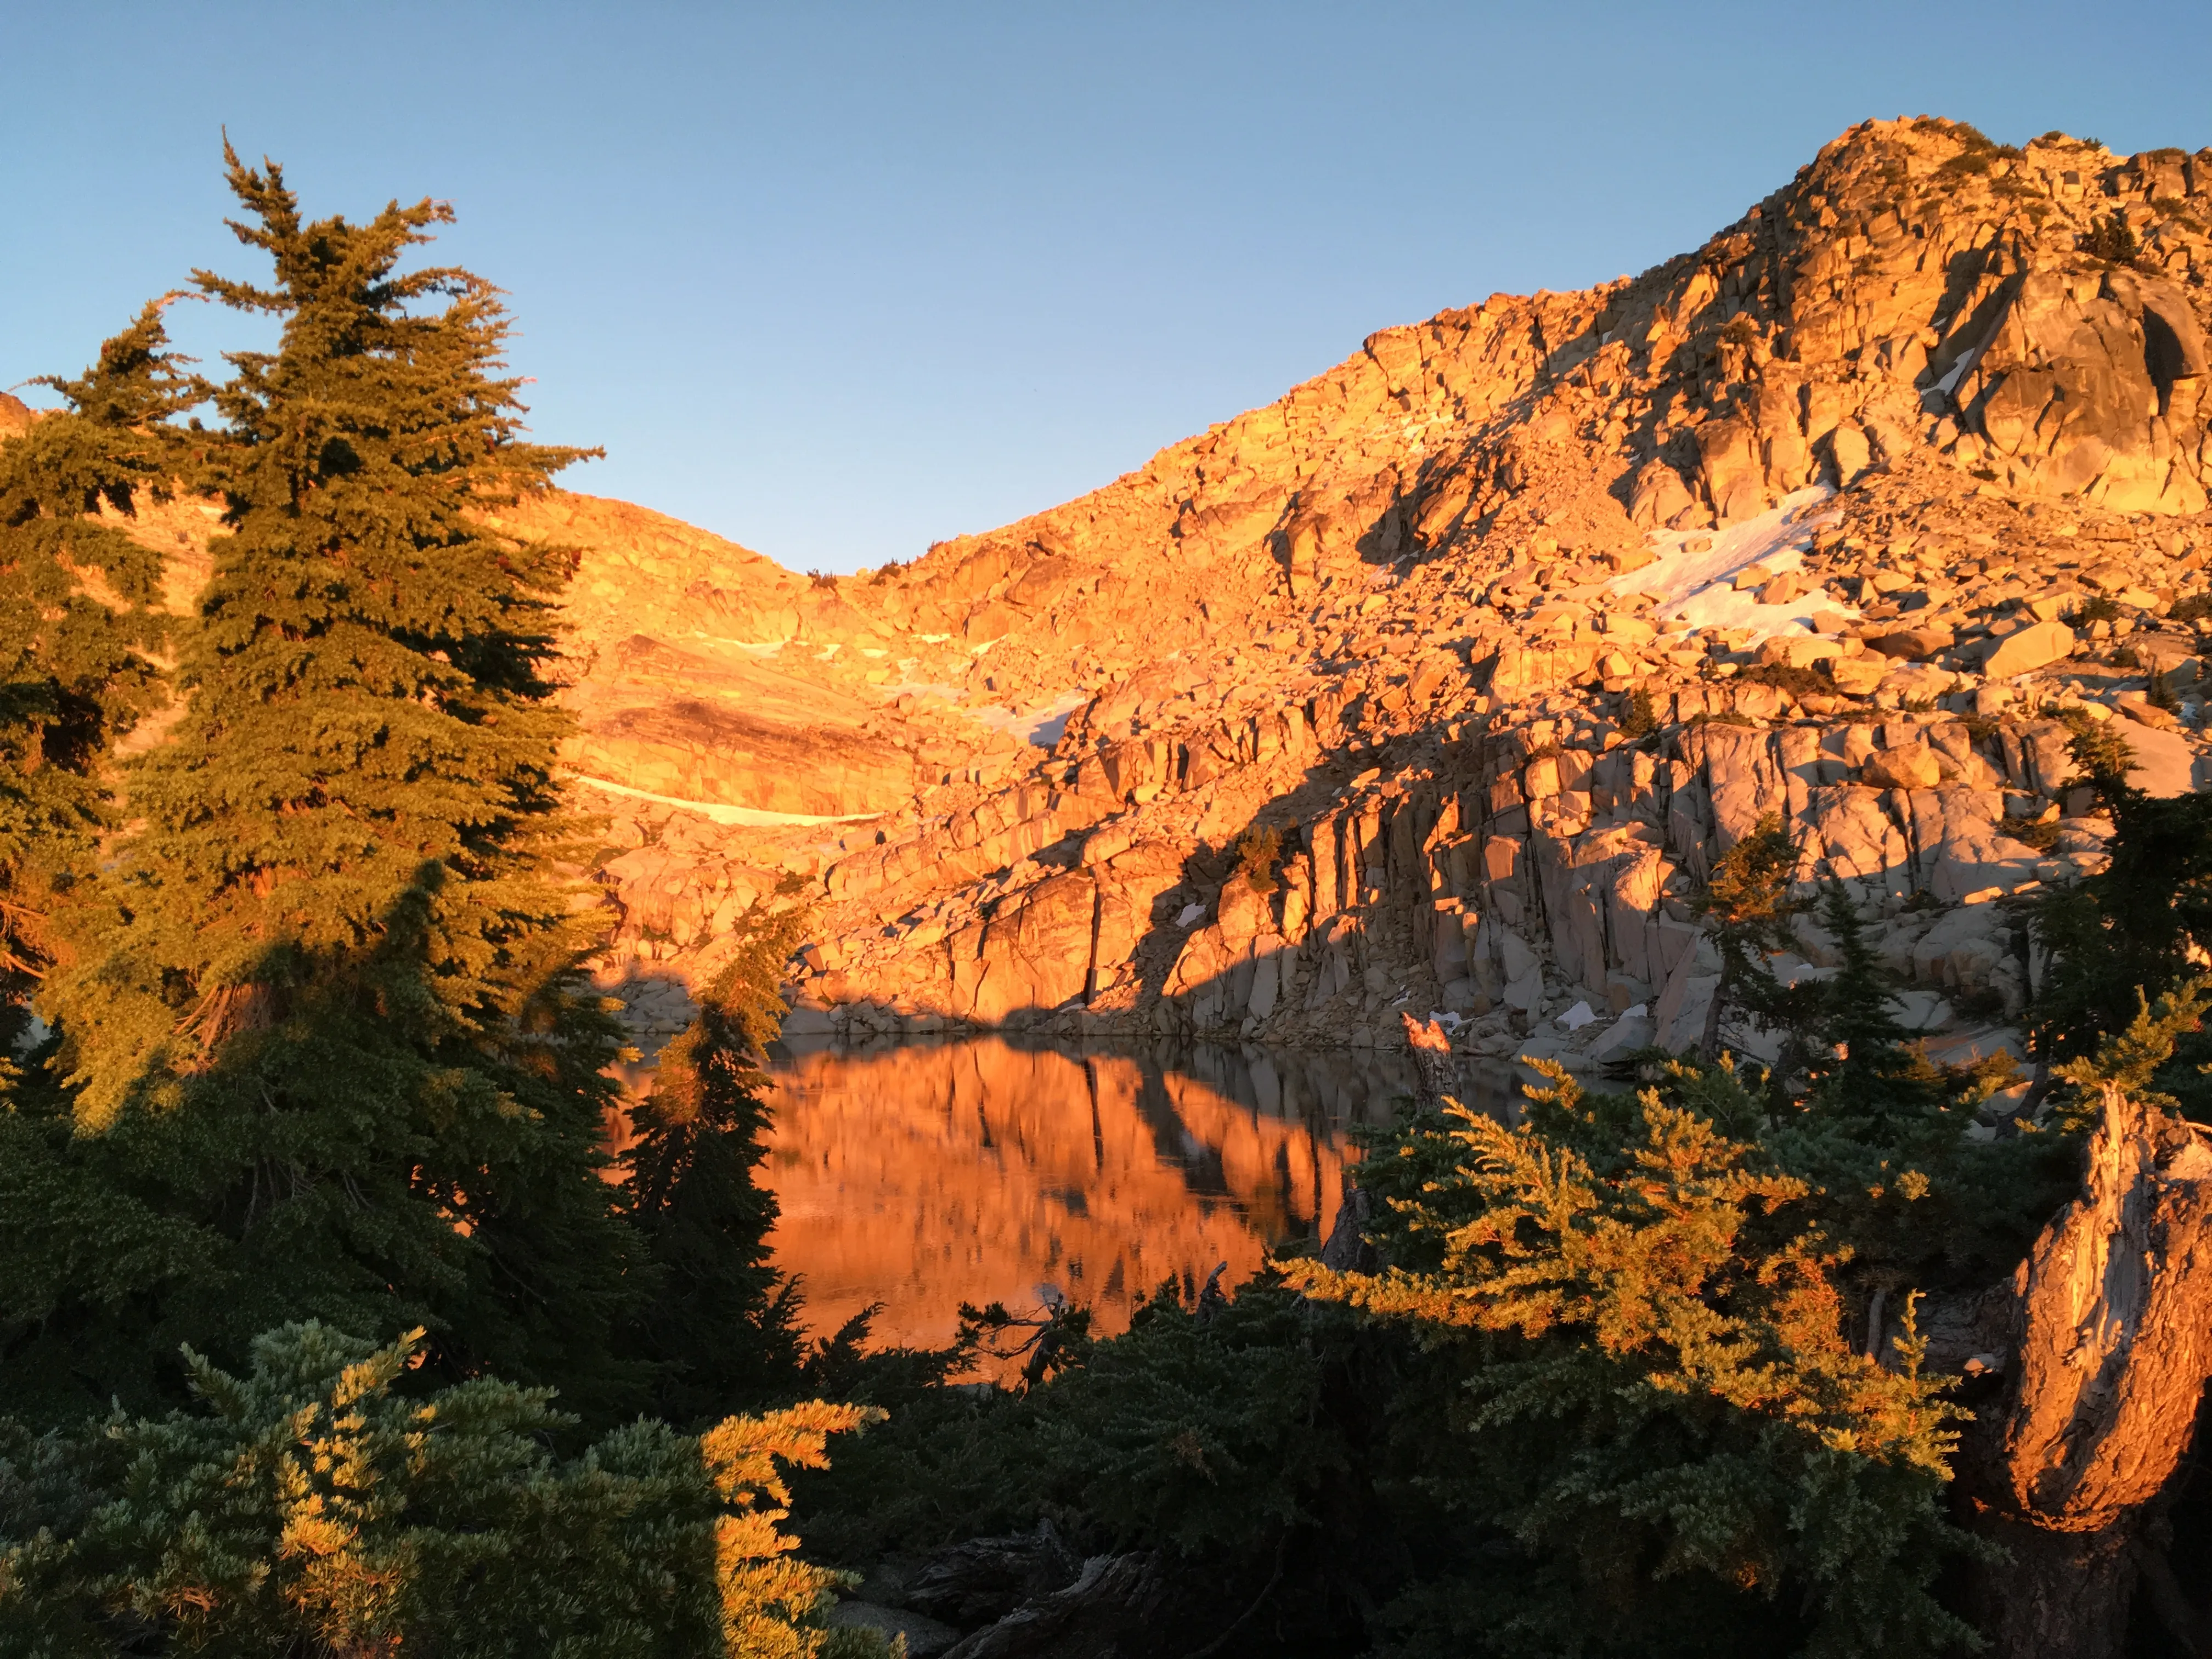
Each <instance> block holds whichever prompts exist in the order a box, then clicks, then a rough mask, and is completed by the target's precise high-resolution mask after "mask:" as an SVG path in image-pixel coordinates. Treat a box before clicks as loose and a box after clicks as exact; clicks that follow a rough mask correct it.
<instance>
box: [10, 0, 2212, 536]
mask: <svg viewBox="0 0 2212 1659" xmlns="http://www.w3.org/2000/svg"><path fill="white" fill-rule="evenodd" d="M0 58H4V61H6V62H7V63H8V64H9V70H10V73H9V95H8V97H7V98H6V100H4V101H0V146H4V149H5V154H6V155H7V156H8V162H7V165H6V167H5V168H4V170H0V210H4V213H5V222H6V224H7V225H8V227H9V234H8V236H7V237H6V238H5V239H4V241H0V386H9V385H13V384H15V382H18V381H20V380H23V379H25V378H26V377H27V376H29V375H32V374H40V373H46V372H50V371H53V370H64V371H67V370H73V369H75V368H76V367H78V366H79V365H81V364H82V363H83V362H85V361H86V360H87V359H88V356H90V354H91V353H92V352H93V350H94V349H95V348H96V346H97V343H98V342H99V340H100V338H101V337H103V336H104V335H106V334H107V333H110V332H112V331H114V330H115V329H116V328H117V327H118V326H119V325H121V324H122V323H123V322H124V321H125V320H126V319H128V317H129V316H130V315H131V313H132V312H133V311H135V309H136V308H137V306H138V304H139V303H141V302H142V301H144V300H145V299H147V298H148V297H149V296H151V295H154V294H156V293H159V292H161V291H162V290H163V289H167V288H170V287H173V286H175V285H177V284H179V283H181V282H182V281H183V280H184V278H185V274H186V273H187V271H188V270H190V269H191V267H192V266H194V265H209V264H212V265H215V266H217V267H219V268H221V269H222V270H226V271H228V272H232V273H234V274H240V275H249V274H258V272H256V271H255V270H254V267H253V266H252V264H251V262H250V261H249V260H248V259H247V258H246V252H245V250H243V249H241V248H240V247H239V246H237V245H236V244H235V243H234V241H232V240H230V237H229V234H228V232H227V231H226V230H225V229H224V228H223V227H222V216H223V214H224V212H225V211H226V210H227V208H228V203H227V201H226V199H225V196H224V192H223V190H222V176H221V167H220V160H221V158H220V148H219V147H220V143H221V129H222V127H223V126H224V125H228V129H229V131H230V133H231V135H232V137H233V138H234V140H235V141H236V142H237V143H238V144H239V146H240V149H241V150H243V151H245V152H246V154H248V155H264V154H265V155H270V156H274V157H275V158H276V159H277V160H279V161H283V163H284V164H285V166H286V167H287V170H288V172H289V174H290V176H291V178H292V179H293V181H294V182H295V185H297V186H298V187H299V189H300V190H301V193H302V195H303V197H304V199H305V205H306V206H307V209H308V210H310V211H311V212H317V213H325V212H332V211H337V212H344V213H347V214H349V215H354V216H361V215H365V214H368V213H370V212H373V211H374V210H375V209H376V208H377V207H379V206H380V205H381V204H383V203H384V202H385V201H386V200H387V199H388V198H390V197H402V198H404V199H408V200H412V199H415V198H416V197H421V196H424V195H430V196H435V197H441V198H443V199H446V200H448V201H450V202H451V203H453V206H454V208H455V210H456V211H457V212H458V213H459V223H458V224H457V225H456V226H454V227H453V228H451V229H450V230H449V231H448V232H447V234H446V235H445V236H444V238H443V239H442V240H441V245H440V246H439V247H438V249H437V250H436V251H435V255H436V257H437V258H440V259H441V261H444V260H452V261H456V262H459V263H461V264H467V265H469V266H471V268H473V269H475V270H477V271H479V272H480V273H482V274H483V276H487V277H489V278H490V279H491V280H492V281H494V282H495V283H499V284H500V285H501V287H503V288H505V289H507V290H508V291H509V293H510V295H511V303H512V305H513V309H514V311H515V313H516V314H517V317H518V319H519V323H520V337H519V339H518V340H517V342H516V345H515V351H514V363H515V367H516V368H517V369H518V370H519V371H520V372H521V373H523V374H528V375H531V376H533V377H534V378H535V380H536V384H535V385H534V386H532V387H531V388H530V391H529V394H528V395H529V398H530V401H531V403H532V407H533V410H534V415H533V417H532V419H533V424H534V426H535V428H536V430H537V432H538V435H539V436H541V437H543V438H544V439H547V440H549V441H560V442H575V443H587V444H602V445H605V447H606V450H607V452H608V453H607V458H606V459H605V460H604V461H599V462H595V463H592V465H588V466H584V467H580V468H578V469H576V470H575V471H573V472H571V473H569V474H568V476H567V482H568V483H571V484H573V485H574V487H576V488H579V489H587V490H590V491H592V492H594V493H596V494H601V495H619V496H623V497H625V498H627V499H629V500H632V501H639V502H641V503H643V504H645V505H647V506H650V507H658V508H659V509H661V510H662V511H665V512H668V513H675V514H677V515H678V516H679V517H682V518H684V519H688V520H691V521H693V522H694V523H697V524H700V525H703V526H707V527H708V528H710V529H713V530H714V531H717V532H720V533H722V534H724V535H726V536H729V537H732V538H734V539H736V540H738V541H741V542H743V543H744V544H746V545H748V546H750V547H753V548H757V550H760V551H762V552H764V553H767V554H769V555H770V556H774V557H775V558H778V559H780V560H781V561H782V562H784V563H786V564H787V565H790V566H792V567H793V568H802V569H804V568H821V569H828V570H850V569H854V568H860V567H863V566H867V565H873V564H877V563H880V562H883V561H884V560H886V559H895V558H907V557H911V556H913V555H915V553H918V552H920V551H921V550H922V549H923V548H924V547H925V546H926V545H927V544H928V543H929V542H931V541H933V540H934V539H938V538H943V537H946V536H951V535H955V534H958V533H960V532H966V531H975V530H981V529H986V528H988V527H990V526H994V525H996V524H1000V523H1004V522H1005V521H1006V520H1010V519H1013V518H1016V517H1018V516H1019V515H1021V514H1022V513H1027V512H1030V511H1033V510H1035V509H1036V508H1039V507H1046V506H1048V505H1050V504H1052V503H1053V502H1054V501H1061V500H1065V499H1066V498H1067V497H1069V496H1071V495H1078V494H1080V493H1081V492H1083V491H1084V490H1085V489H1091V488H1092V487H1093V486H1095V485H1097V484H1098V483H1103V482H1104V481H1106V480H1107V479H1109V478H1110V477H1114V476H1115V474H1116V473H1119V472H1121V471H1125V470H1127V469H1128V468H1130V467H1132V466H1134V465H1139V464H1140V463H1141V462H1142V461H1143V460H1144V459H1145V458H1146V456H1147V455H1149V454H1150V453H1152V451H1153V450H1155V449H1157V448H1158V447H1161V446H1162V445H1164V444H1167V443H1170V442H1172V441H1175V440H1176V439H1177V438H1179V437H1182V436H1184V435H1188V434H1189V433H1191V432H1194V431H1197V430H1200V429H1201V428H1204V427H1206V425H1208V424H1210V423H1211V422H1215V421H1218V420H1223V419H1225V418H1227V417H1228V416H1231V415H1234V414H1235V413H1237V411H1238V410H1243V409H1246V408H1249V407H1251V406H1252V405H1254V404H1261V403H1265V402H1267V401H1268V400H1269V399H1271V398H1274V397H1276V396H1277V395H1279V393H1280V392H1283V391H1284V390H1285V388H1287V387H1288V386H1291V385H1293V384H1295V383H1296V382H1297V381H1298V380H1303V379H1304V378H1305V377H1307V376H1308V375H1310V374H1314V373H1316V372H1317V371H1319V370H1321V369H1322V368H1326V367H1328V365H1329V364H1331V363H1333V362H1336V361H1338V360H1339V359H1340V358H1342V357H1343V356H1346V355H1347V354H1348V353H1350V352H1351V351H1352V350H1354V349H1357V348H1358V343H1359V341H1360V339H1361V337H1363V336H1364V335H1365V334H1367V333H1368V332H1370V331H1372V330H1374V329H1376V328H1381V327H1384V326H1388V325H1391V324H1395V323H1402V322H1410V321H1413V320H1416V319H1419V318H1422V317H1425V316H1428V315H1430V314H1431V313H1434V312H1436V311H1437V310H1440V309H1442V308H1443V307H1448V306H1455V305H1465V304H1468V303H1471V302H1473V301H1478V300H1480V299H1482V298H1483V297H1484V296H1486V295H1488V294H1490V293H1492V292H1494V291H1497V290H1500V289H1504V290H1508V291H1513V292H1526V291H1528V290H1531V289H1538V288H1553V289H1566V288H1578V287H1581V286H1583V285H1584V284H1586V283H1591V282H1595V281H1599V280H1602V279H1604V278H1606V277H1608V276H1615V275H1618V274H1620V273H1622V272H1627V271H1635V270H1641V269H1643V268H1644V267H1645V266H1647V265H1650V264H1653V263H1656V261H1658V260H1660V259H1662V258H1666V257H1667V256H1668V255H1669V254H1671V253H1674V252H1679V251H1680V250H1682V249H1684V248H1686V247H1689V246H1693V245H1695V244H1696V243H1697V242H1698V241H1699V240H1701V239H1702V238H1703V237H1704V236H1705V234H1707V233H1708V232H1709V231H1710V230H1711V229H1712V228H1715V227H1717V226H1718V225H1720V224H1723V223H1724V222H1727V221H1729V219H1732V218H1734V217H1735V216H1736V215H1737V214H1738V213H1740V212H1741V210H1743V208H1744V207H1745V206H1746V205H1747V204H1749V203H1751V202H1753V201H1754V200H1756V199H1757V198H1758V197H1760V196H1762V195H1764V194H1765V193H1766V192H1767V191H1769V190H1771V189H1772V188H1774V187H1775V186H1776V185H1779V184H1781V183H1783V182H1784V181H1785V180H1786V179H1788V178H1789V177H1790V173H1792V172H1793V171H1794V170H1795V169H1796V167H1798V166H1799V165H1800V164H1801V163H1802V162H1803V161H1807V160H1808V159H1809V158H1810V156H1811V155H1812V154H1813V152H1814V150H1815V149H1817V148H1819V146H1820V144H1821V143H1824V142H1825V141H1826V140H1827V139H1828V138H1830V137H1833V136H1834V135H1835V134H1836V133H1837V132H1838V131H1841V130H1842V129H1843V128H1844V127H1846V126H1848V125H1850V124H1852V123H1853V122H1856V121H1857V120H1860V119H1862V118H1865V117H1867V116H1893V115H1899V114H1918V113H1923V112H1926V113H1933V114H1942V115H1948V116H1950V117H1952V118H1956V119H1960V120H1967V121H1972V122H1973V123H1975V124H1976V125H1979V126H1980V127H1982V128H1983V129H1984V131H1987V132H1988V133H1989V134H1990V136H1991V137H1995V138H1998V139H2001V140H2005V141H2009V142H2017V141H2019V140H2021V139H2024V138H2027V137H2032V136H2033V135H2034V134H2036V133H2039V132H2041V131H2045V130H2046V129H2049V128H2051V127H2060V128H2063V129H2065V130H2067V131H2070V132H2073V133H2075V134H2077V135H2083V136H2090V137H2100V138H2102V139H2103V140H2105V141H2106V143H2110V144H2112V145H2113V146H2114V147H2115V148H2117V149H2123V150H2125V149H2143V148H2149V147H2152V146H2156V145H2162V144H2179V145H2183V146H2185V147H2187V148H2190V149H2195V148H2197V147H2198V146H2200V145H2203V144H2207V143H2212V100H2208V98H2207V96H2206V94H2205V91H2204V82H2203V65H2204V64H2206V62H2207V61H2212V7H2208V6H2205V5H2204V4H2203V3H2202V0H2197V3H2195V4H2190V5H2181V4H2174V5H2164V4H2142V5H2125V4H2120V5H2108V6H2106V7H2103V8H2093V9H2092V8H2084V7H2082V6H2081V5H2080V4H2079V3H2078V0H2077V3H2073V4H2069V5H2066V6H2063V7H2061V6H2057V5H2044V4H2021V3H2014V4H2005V5H1982V4H1948V5H1944V6H1942V7H1930V6H1926V5H1897V4H1887V3H1864V4H1857V5H1853V6H1838V5H1819V6H1812V5H1792V6H1759V5H1755V4H1751V3H1741V0H1740V3H1736V4H1732V5H1705V4H1694V3H1681V4H1673V5H1668V6H1663V7H1662V6H1628V5H1605V4H1594V3H1583V4H1574V3H1564V4H1563V3H1553V4H1549V5H1542V6H1530V5H1521V6H1512V7H1506V6H1488V5H1457V6H1443V5H1420V4H1389V3H1365V4H1359V5H1340V6H1319V5H1305V4H1299V3H1285V0H1277V3H1272V4H1261V3H1253V4H1208V3H1204V0H1184V3H1179V4H1164V5H1147V4H1119V5H1097V4H1093V5H1089V6H1074V5H1057V4H1050V3H1042V0H1030V3H1023V4H1010V5H1005V6H987V5H954V4H935V5H932V4H920V5H917V4H911V3H909V4H906V5H883V6H871V5H858V4H851V5H841V4H836V3H811V4H792V3H786V4H783V5H780V6H774V7H757V8H756V7H749V6H743V5H732V4H722V5H706V4H693V5H653V4H643V3H627V4H623V5H620V6H614V5H605V6H585V5H567V4H560V3H544V0H541V3H537V4H532V5H527V6H525V5H520V4H509V5H475V4H470V3H466V0H443V3H439V4H435V5H410V4H407V3H394V4H386V5H381V6H378V7H374V8H363V7H358V6H343V7H341V6H336V5H327V4H319V3H297V0H295V3H290V4H283V5H266V6H257V5H250V4H225V3H220V0H209V3H200V4H195V5H191V6H185V5H179V4H175V3H173V0H172V3H161V4H120V3H117V4H107V3H100V0H78V3H75V4H71V5H67V6H64V5H38V6H33V5H31V4H29V3H27V0H15V3H12V4H9V5H8V6H6V7H5V8H4V10H0ZM178 317H179V334H180V336H181V337H183V338H184V339H185V342H186V343H188V345H189V346H190V347H191V349H195V350H196V351H198V352H200V353H201V354H203V355H204V356H210V357H212V356H214V355H215V354H216V353H217V352H219V351H221V350H222V349H225V348H226V347H234V346H236V345H238V344H240V343H244V342H246V341H248V340H250V339H252V331H251V329H250V326H248V325H245V324H243V323H242V322H241V319H237V318H235V317H231V316H227V315H223V314H221V313H214V312H212V311H210V310H209V309H207V308H203V307H181V308H179V313H178ZM34 400H35V399H34Z"/></svg>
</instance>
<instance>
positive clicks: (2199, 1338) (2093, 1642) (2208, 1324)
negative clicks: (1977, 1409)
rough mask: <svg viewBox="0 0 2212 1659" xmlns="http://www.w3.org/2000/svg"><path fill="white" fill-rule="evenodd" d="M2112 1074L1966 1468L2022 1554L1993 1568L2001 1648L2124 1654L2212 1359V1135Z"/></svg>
mask: <svg viewBox="0 0 2212 1659" xmlns="http://www.w3.org/2000/svg"><path fill="white" fill-rule="evenodd" d="M2102 1091H2103V1109H2104V1117H2103V1121H2102V1122H2101V1123H2100V1125H2099V1127H2098V1128H2097V1131H2096V1133H2094V1134H2093V1135H2092V1136H2091V1137H2090V1140H2089V1146H2088V1152H2087V1170H2086V1172H2085V1174H2084V1176H2083V1183H2082V1184H2083V1192H2082V1195H2081V1197H2080V1198H2078V1199H2076V1200H2074V1201H2073V1202H2072V1203H2071V1204H2069V1205H2068V1206H2066V1208H2065V1209H2064V1210H2063V1211H2061V1212H2059V1213H2058V1215H2057V1217H2056V1218H2053V1219H2052V1221H2051V1225H2049V1226H2047V1227H2045V1229H2044V1231H2043V1235H2042V1237H2039V1239H2037V1240H2036V1243H2035V1248H2034V1249H2033V1250H2032V1251H2031V1252H2030V1253H2029V1255H2028V1258H2027V1261H2024V1262H2023V1263H2021V1267H2020V1271H2019V1273H2018V1274H2017V1276H2016V1277H2015V1279H2014V1283H2013V1289H2014V1297H2015V1299H2014V1312H2013V1320H2014V1324H2013V1331H2014V1338H2015V1345H2014V1346H2015V1353H2016V1355H2017V1359H2016V1362H2015V1368H2014V1372H2013V1383H2012V1388H2011V1390H2010V1394H2009V1397H2008V1401H2007V1402H2006V1408H2005V1410H2004V1413H2003V1414H2002V1421H2001V1423H1992V1424H1990V1425H1989V1426H1988V1428H1987V1429H1985V1430H1984V1431H1983V1432H1982V1433H1981V1434H1980V1435H1978V1437H1977V1444H1976V1446H1975V1447H1974V1448H1973V1449H1972V1450H1978V1452H1979V1454H1980V1455H1979V1456H1978V1457H1976V1456H1973V1455H1971V1452H1970V1456H1969V1458H1968V1459H1967V1460H1966V1462H1967V1464H1968V1467H1967V1468H1966V1469H1964V1470H1963V1471H1962V1473H1963V1474H1965V1475H1966V1480H1965V1482H1964V1486H1965V1487H1966V1492H1965V1495H1966V1497H1967V1498H1968V1500H1969V1502H1970V1504H1972V1507H1973V1509H1974V1510H1976V1511H1978V1514H1977V1526H1978V1529H1979V1530H1980V1531H1982V1532H1983V1533H1984V1534H1985V1535H1986V1536H1988V1537H1990V1539H1992V1540H1993V1541H1996V1542H1998V1543H2000V1544H2002V1545H2003V1546H2004V1547H2005V1548H2006V1549H2007V1551H2008V1555H2009V1558H2010V1559H2008V1561H2006V1562H2004V1563H2003V1564H2002V1565H1996V1566H1994V1567H1991V1568H1989V1569H1987V1570H1986V1571H1985V1572H1984V1582H1983V1583H1982V1586H1981V1590H1982V1596H1981V1599H1982V1601H1983V1605H1982V1607H1980V1608H1979V1609H1978V1610H1979V1611H1980V1613H1981V1614H1982V1622H1983V1626H1984V1629H1985V1630H1986V1631H1987V1632H1988V1633H1989V1634H1990V1637H1991V1638H1993V1640H1994V1643H1995V1646H1994V1648H1993V1650H1992V1651H1993V1653H1994V1654H1995V1656H1996V1659H2029V1656H2033V1659H2117V1656H2118V1654H2119V1653H2120V1651H2121V1650H2122V1647H2123V1645H2124V1643H2125V1640H2126V1634H2127V1624H2128V1607H2129V1602H2130V1599H2131V1598H2132V1596H2133V1595H2134V1592H2135V1587H2136V1577H2137V1566H2136V1559H2137V1558H2136V1552H2137V1548H2138V1546H2139V1545H2140V1544H2141V1542H2142V1533H2143V1530H2144V1528H2145V1525H2146V1523H2147V1522H2148V1518H2149V1516H2150V1514H2151V1512H2152V1510H2151V1506H2152V1504H2153V1502H2154V1499H2156V1498H2157V1497H2158V1495H2159V1493H2160V1491H2161V1490H2162V1489H2163V1488H2164V1486H2166V1480H2167V1479H2168V1478H2169V1477H2170V1476H2171V1475H2172V1474H2173V1471H2174V1468H2175V1467H2176V1466H2177V1465H2178V1464H2179V1462H2180V1461H2181V1457H2182V1455H2183V1453H2184V1452H2185V1451H2186V1450H2187V1449H2188V1444H2189V1438H2190V1435H2191V1431H2192V1429H2193V1428H2194V1426H2195V1424H2196V1419H2197V1402H2198V1401H2199V1399H2200V1398H2201V1397H2202V1396H2203V1391H2204V1383H2205V1378H2206V1376H2208V1375H2212V1145H2208V1144H2207V1141H2206V1139H2204V1132H2203V1131H2202V1130H2199V1129H2197V1128H2195V1127H2192V1126H2191V1125H2190V1124H2188V1123H2185V1122H2184V1121H2181V1120H2180V1119H2179V1118H2174V1117H2170V1116H2168V1115H2166V1114H2164V1113H2162V1112H2158V1111H2155V1110H2153V1109H2150V1108H2148V1107H2146V1106H2144V1105H2142V1104H2141V1103H2137V1102H2136V1101H2132V1100H2130V1099H2129V1098H2128V1097H2127V1096H2126V1095H2125V1094H2124V1092H2122V1091H2121V1090H2120V1089H2119V1088H2118V1085H2113V1084H2109V1083H2108V1084H2105V1085H2102Z"/></svg>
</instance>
